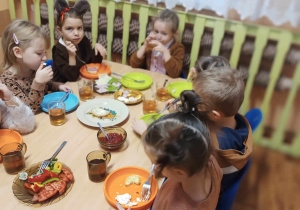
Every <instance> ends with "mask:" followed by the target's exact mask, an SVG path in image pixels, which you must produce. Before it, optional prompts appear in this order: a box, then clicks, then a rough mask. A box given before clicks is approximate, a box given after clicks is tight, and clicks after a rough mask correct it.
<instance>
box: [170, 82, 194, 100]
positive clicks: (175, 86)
mask: <svg viewBox="0 0 300 210" xmlns="http://www.w3.org/2000/svg"><path fill="white" fill-rule="evenodd" d="M167 89H168V92H169V94H170V95H171V96H172V97H174V98H177V97H179V96H180V93H181V92H182V91H184V90H193V84H192V83H190V82H184V81H181V82H172V83H170V84H169V85H168V87H167Z"/></svg>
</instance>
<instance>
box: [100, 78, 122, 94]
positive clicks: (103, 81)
mask: <svg viewBox="0 0 300 210" xmlns="http://www.w3.org/2000/svg"><path fill="white" fill-rule="evenodd" d="M98 77H99V79H98V80H95V83H96V85H95V90H96V91H97V92H98V93H109V92H115V91H117V90H118V89H119V88H120V87H121V83H120V82H119V80H117V79H116V78H114V77H111V76H108V75H107V74H99V75H98Z"/></svg>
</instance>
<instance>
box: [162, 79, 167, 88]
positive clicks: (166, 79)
mask: <svg viewBox="0 0 300 210" xmlns="http://www.w3.org/2000/svg"><path fill="white" fill-rule="evenodd" d="M167 82H168V79H166V80H165V82H164V86H163V88H164V87H166V84H167Z"/></svg>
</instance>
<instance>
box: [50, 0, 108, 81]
mask: <svg viewBox="0 0 300 210" xmlns="http://www.w3.org/2000/svg"><path fill="white" fill-rule="evenodd" d="M54 8H55V9H56V11H57V13H58V15H57V28H58V30H59V32H60V34H61V38H60V39H59V41H58V43H57V44H56V45H55V46H53V48H52V55H53V72H54V76H53V80H54V81H60V82H67V81H76V80H77V79H78V77H79V69H80V68H81V66H83V65H84V64H85V63H101V62H102V58H103V57H105V56H106V49H105V48H104V47H103V46H102V45H101V44H99V43H96V45H95V49H94V50H92V47H91V44H90V41H89V39H88V38H87V37H86V36H85V35H84V29H83V15H84V14H85V13H86V12H87V11H88V10H89V8H90V4H89V3H88V1H87V0H79V1H78V2H77V3H76V4H75V5H74V6H73V7H69V5H68V3H67V2H66V1H65V0H56V2H55V5H54Z"/></svg>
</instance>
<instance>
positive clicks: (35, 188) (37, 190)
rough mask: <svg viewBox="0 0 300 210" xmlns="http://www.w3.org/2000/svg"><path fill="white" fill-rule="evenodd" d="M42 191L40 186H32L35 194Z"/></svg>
mask: <svg viewBox="0 0 300 210" xmlns="http://www.w3.org/2000/svg"><path fill="white" fill-rule="evenodd" d="M40 189H41V188H40V187H39V186H37V185H36V184H34V185H33V186H32V190H33V192H35V193H37V192H39V191H40Z"/></svg>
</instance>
